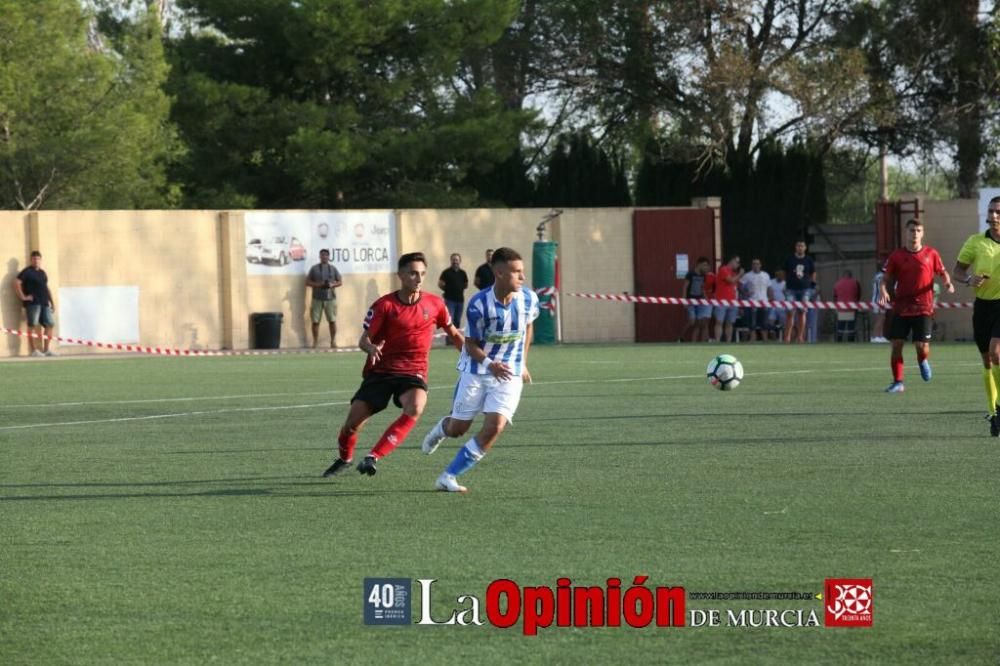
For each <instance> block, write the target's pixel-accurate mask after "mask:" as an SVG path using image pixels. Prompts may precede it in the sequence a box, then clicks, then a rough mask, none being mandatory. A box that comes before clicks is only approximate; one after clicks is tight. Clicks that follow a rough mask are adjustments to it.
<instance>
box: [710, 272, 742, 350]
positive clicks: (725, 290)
mask: <svg viewBox="0 0 1000 666" xmlns="http://www.w3.org/2000/svg"><path fill="white" fill-rule="evenodd" d="M743 273H744V271H743V269H742V268H740V258H739V257H735V256H734V257H730V259H729V261H728V262H726V264H725V265H723V266H722V267H720V268H719V273H718V274H717V275H716V276H715V296H714V297H715V298H716V299H719V300H727V301H735V300H737V295H736V285H738V284H739V283H740V278H742V277H743ZM713 313H714V314H715V339H716V340H718V341H719V342H723V341H729V342H736V341H735V340H733V322H735V321H736V317H738V316H739V314H740V306H738V305H716V306H715V308H714V310H713ZM721 336H725V337H721Z"/></svg>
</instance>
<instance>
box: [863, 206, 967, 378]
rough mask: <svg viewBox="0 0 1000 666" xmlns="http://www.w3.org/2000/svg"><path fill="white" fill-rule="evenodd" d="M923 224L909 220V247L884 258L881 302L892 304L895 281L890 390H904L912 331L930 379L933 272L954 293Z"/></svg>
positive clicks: (923, 373) (923, 370)
mask: <svg viewBox="0 0 1000 666" xmlns="http://www.w3.org/2000/svg"><path fill="white" fill-rule="evenodd" d="M923 240H924V225H923V223H922V222H920V221H919V220H913V219H911V220H908V221H907V222H906V247H901V248H898V249H896V250H894V251H893V253H892V254H890V255H889V258H888V259H887V260H886V262H885V277H884V278H883V279H882V284H881V286H880V287H879V292H880V293H879V299H878V304H879V305H880V306H881V307H886V306H887V305H888V304H889V289H888V286H889V285H895V294H894V297H893V299H892V322H891V323H890V324H889V340H890V342H892V353H891V355H890V357H889V365H890V367H891V368H892V384H889V387H888V388H886V392H887V393H902V392H903V390H904V388H903V343H905V342H906V336H907V334H909V333H910V332H911V331H912V332H913V346H914V348H916V350H917V363H918V365H919V366H920V376H921V377H922V378H923V380H924V381H925V382H929V381H930V380H931V364H930V362H929V361H928V358H929V357H930V353H931V345H930V341H931V328H932V321H931V317H932V315H933V314H934V276H935V275H938V276H940V277H941V281H942V282H943V283H944V287H945V289H947V290H948V293H949V294H954V293H955V285H953V284H952V283H951V276H949V275H948V271H946V270H945V269H944V264H943V263H942V261H941V255H940V254H938V251H937V250H935V249H934V248H932V247H930V246H925V245H924V244H923Z"/></svg>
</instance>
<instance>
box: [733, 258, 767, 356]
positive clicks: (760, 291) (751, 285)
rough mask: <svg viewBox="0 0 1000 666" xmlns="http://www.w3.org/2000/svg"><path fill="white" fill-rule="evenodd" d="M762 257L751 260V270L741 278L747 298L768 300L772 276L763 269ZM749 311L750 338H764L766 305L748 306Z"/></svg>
mask: <svg viewBox="0 0 1000 666" xmlns="http://www.w3.org/2000/svg"><path fill="white" fill-rule="evenodd" d="M761 266H762V264H761V261H760V259H753V260H752V261H751V262H750V272H749V273H745V274H744V275H743V278H742V279H741V280H740V284H741V285H742V286H743V287H744V288H745V289H746V293H747V298H749V299H750V300H751V301H766V300H767V299H768V296H767V288H768V287H769V286H770V284H771V276H770V275H768V274H767V271H765V270H761ZM746 310H747V312H749V315H750V316H749V317H747V319H748V321H747V325H748V327H749V328H750V339H751V340H753V339H754V336H755V335H756V336H757V339H758V340H764V339H765V338H764V336H765V331H766V329H767V311H768V308H767V307H766V306H760V307H753V308H747V309H746Z"/></svg>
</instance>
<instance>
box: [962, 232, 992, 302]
mask: <svg viewBox="0 0 1000 666" xmlns="http://www.w3.org/2000/svg"><path fill="white" fill-rule="evenodd" d="M958 262H959V263H960V264H968V265H969V270H968V273H969V275H988V276H989V278H990V279H989V280H986V281H985V282H983V283H982V284H981V285H979V287H978V288H976V298H982V299H984V300H987V301H996V300H1000V242H997V241H995V240H993V238H992V237H991V236H990V232H989V231H987V232H986V233H985V234H974V235H972V236H969V238H968V240H966V241H965V243H964V244H963V245H962V249H961V250H959V251H958Z"/></svg>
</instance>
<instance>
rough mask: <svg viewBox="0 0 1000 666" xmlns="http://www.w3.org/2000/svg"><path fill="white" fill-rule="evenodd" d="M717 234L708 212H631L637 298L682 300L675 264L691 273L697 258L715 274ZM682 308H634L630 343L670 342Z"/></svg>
mask: <svg viewBox="0 0 1000 666" xmlns="http://www.w3.org/2000/svg"><path fill="white" fill-rule="evenodd" d="M716 234H717V230H716V223H715V210H714V209H712V208H671V209H663V210H637V211H635V213H634V214H633V216H632V243H633V257H634V264H635V265H634V267H633V272H634V275H635V292H634V293H635V295H637V296H683V294H682V293H681V290H682V288H683V286H684V275H683V274H681V275H679V276H678V274H677V273H678V271H677V266H678V262H679V260H683V258H684V257H685V256H686V257H687V263H688V267H689V270H694V265H695V261H696V260H697V259H698V257H702V256H704V257H708V259H709V261H710V262H711V265H712V270H713V271H714V270H715V262H716V260H717V259H718V257H716V254H715V252H716V247H717V246H719V244H718V243H717V242H716V241H717V238H716ZM686 320H687V312H686V309H685V308H684V307H682V306H679V305H646V304H642V303H636V305H635V340H636V342H673V341H674V340H677V339H678V338H679V337H680V335H681V333H682V332H683V331H684V325H685V323H686Z"/></svg>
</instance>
